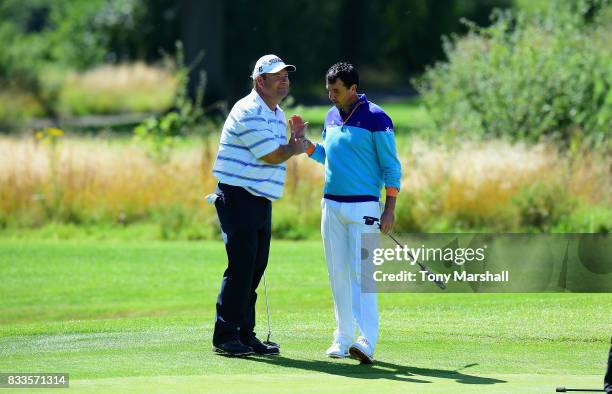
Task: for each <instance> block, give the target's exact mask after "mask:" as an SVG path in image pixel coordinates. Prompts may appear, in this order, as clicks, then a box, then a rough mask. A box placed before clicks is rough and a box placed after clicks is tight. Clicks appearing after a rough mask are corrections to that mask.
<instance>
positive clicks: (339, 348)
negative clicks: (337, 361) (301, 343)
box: [325, 341, 349, 358]
mask: <svg viewBox="0 0 612 394" xmlns="http://www.w3.org/2000/svg"><path fill="white" fill-rule="evenodd" d="M325 354H327V357H331V358H345V357H348V355H349V353H348V346H343V345H342V344H341V343H340V342H335V341H334V343H332V344H331V346H330V347H329V348H328V349H327V350H326V351H325Z"/></svg>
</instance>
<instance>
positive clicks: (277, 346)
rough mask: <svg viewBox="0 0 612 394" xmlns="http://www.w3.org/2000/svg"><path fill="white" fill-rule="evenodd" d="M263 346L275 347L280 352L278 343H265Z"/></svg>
mask: <svg viewBox="0 0 612 394" xmlns="http://www.w3.org/2000/svg"><path fill="white" fill-rule="evenodd" d="M263 344H264V345H266V346H270V347H275V348H277V349H279V350H280V345H279V344H278V343H276V342H272V341H263Z"/></svg>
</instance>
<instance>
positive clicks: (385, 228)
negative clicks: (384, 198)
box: [380, 209, 395, 234]
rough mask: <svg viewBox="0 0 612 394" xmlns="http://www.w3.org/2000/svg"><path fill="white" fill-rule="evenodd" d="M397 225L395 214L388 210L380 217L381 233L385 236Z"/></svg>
mask: <svg viewBox="0 0 612 394" xmlns="http://www.w3.org/2000/svg"><path fill="white" fill-rule="evenodd" d="M394 223H395V213H394V212H393V211H390V210H388V209H385V211H384V212H383V213H382V215H381V216H380V231H381V232H383V233H384V234H388V233H389V232H390V231H391V230H393V224H394Z"/></svg>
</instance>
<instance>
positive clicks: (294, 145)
mask: <svg viewBox="0 0 612 394" xmlns="http://www.w3.org/2000/svg"><path fill="white" fill-rule="evenodd" d="M304 145H305V144H304V137H303V136H302V137H298V136H297V135H296V134H295V133H293V132H292V133H291V137H289V141H288V142H287V147H288V148H289V149H290V151H291V153H292V154H294V155H299V154H301V153H304V152H305V151H306V147H305V146H304Z"/></svg>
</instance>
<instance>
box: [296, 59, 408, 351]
mask: <svg viewBox="0 0 612 394" xmlns="http://www.w3.org/2000/svg"><path fill="white" fill-rule="evenodd" d="M358 87H359V74H358V72H357V70H356V69H355V68H354V67H353V66H352V65H351V64H349V63H337V64H334V65H333V66H331V68H330V69H329V70H328V72H327V75H326V88H327V91H328V93H329V99H330V100H331V101H332V102H333V103H334V107H332V108H331V109H330V110H329V111H328V113H327V116H326V118H325V126H324V129H323V136H322V137H323V140H322V142H321V143H320V144H312V143H311V142H310V141H308V140H306V142H305V147H306V152H307V153H308V155H309V156H310V157H311V158H312V159H314V160H316V161H317V162H319V163H321V164H324V165H325V189H324V196H323V201H322V218H321V235H322V237H323V242H324V249H325V260H326V263H327V269H328V274H329V280H330V284H331V288H332V294H333V297H334V307H335V315H336V330H335V331H334V340H333V342H332V345H331V346H330V347H329V349H327V352H326V353H327V355H328V356H329V357H333V358H343V357H347V356H348V355H349V354H350V355H351V356H352V357H353V358H356V359H358V360H360V361H361V362H362V363H372V362H373V359H374V357H373V356H374V348H375V347H376V342H377V341H378V310H377V300H376V294H375V293H366V292H362V289H361V266H360V264H361V235H362V234H363V233H372V232H378V227H377V223H375V222H374V223H371V222H370V223H369V224H366V223H365V221H364V216H370V217H375V218H380V230H381V231H383V232H384V233H387V232H389V231H391V229H392V228H393V223H394V220H395V213H394V211H395V200H396V196H397V194H398V192H399V189H400V177H401V166H400V162H399V160H398V158H397V152H396V148H395V135H394V132H393V122H392V121H391V118H389V116H387V114H386V113H385V112H384V111H383V110H382V109H381V108H380V107H379V106H377V105H376V104H374V103H372V102H370V101H368V99H367V98H366V96H365V95H364V94H358V93H357V89H358ZM383 186H385V190H386V199H385V207H384V210H383V212H382V215H381V213H380V204H379V199H380V194H381V193H380V192H381V189H382V187H383ZM355 322H356V323H357V329H358V333H359V335H358V337H357V339H356V340H355Z"/></svg>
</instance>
